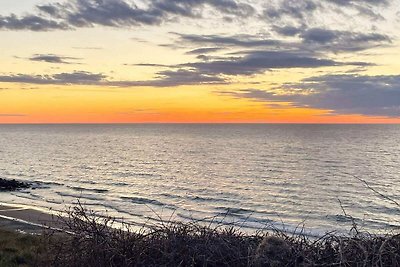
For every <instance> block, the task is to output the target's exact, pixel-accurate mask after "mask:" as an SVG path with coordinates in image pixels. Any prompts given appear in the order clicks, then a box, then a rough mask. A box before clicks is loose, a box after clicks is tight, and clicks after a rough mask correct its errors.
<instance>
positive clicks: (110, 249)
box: [14, 205, 400, 267]
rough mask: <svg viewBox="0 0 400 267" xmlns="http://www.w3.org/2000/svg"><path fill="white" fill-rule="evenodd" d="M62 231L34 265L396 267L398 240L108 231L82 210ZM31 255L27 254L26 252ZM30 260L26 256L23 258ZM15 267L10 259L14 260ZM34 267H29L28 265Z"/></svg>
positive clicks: (168, 228)
mask: <svg viewBox="0 0 400 267" xmlns="http://www.w3.org/2000/svg"><path fill="white" fill-rule="evenodd" d="M62 220H63V222H64V225H65V231H66V232H64V233H62V234H60V233H59V232H47V233H45V234H44V235H43V236H42V237H41V238H40V245H41V246H43V245H44V246H45V250H44V251H41V252H40V253H38V254H37V255H38V259H39V260H40V261H36V262H34V261H26V262H28V263H29V262H32V263H34V264H38V265H37V266H63V267H64V266H65V267H67V266H96V267H97V266H99V267H101V266H400V235H396V234H391V235H386V236H377V235H370V234H362V233H360V232H358V231H355V234H354V235H353V236H351V237H349V236H347V237H346V236H338V235H335V234H333V233H332V234H327V235H325V236H323V237H321V238H319V239H317V240H315V239H310V238H307V237H306V236H305V235H289V234H286V233H283V232H279V231H275V232H272V233H263V232H259V233H257V234H254V235H246V234H243V233H242V232H240V231H239V230H237V229H235V228H223V227H222V226H217V227H205V226H200V225H198V224H196V223H173V222H164V223H160V224H158V225H156V226H153V227H151V228H149V229H143V230H142V231H131V230H130V227H129V226H128V225H124V228H123V229H115V228H113V227H112V226H113V224H114V223H115V222H114V220H113V219H112V218H110V217H104V216H97V215H96V214H95V213H94V212H93V211H88V210H86V209H85V208H83V207H82V206H80V205H79V206H77V207H75V208H73V209H71V210H70V211H69V213H68V217H67V218H62ZM30 251H31V250H30ZM27 258H28V259H29V257H27ZM14 262H15V260H14ZM32 266H34V265H32Z"/></svg>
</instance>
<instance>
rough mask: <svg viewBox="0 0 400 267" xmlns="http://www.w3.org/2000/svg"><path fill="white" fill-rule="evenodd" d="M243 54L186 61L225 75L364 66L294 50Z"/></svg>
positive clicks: (200, 70) (205, 70)
mask: <svg viewBox="0 0 400 267" xmlns="http://www.w3.org/2000/svg"><path fill="white" fill-rule="evenodd" d="M241 53H243V54H244V55H243V56H237V57H228V58H221V59H217V60H211V61H206V62H197V63H187V64H183V65H182V66H186V67H190V68H193V69H195V70H196V71H198V72H200V73H207V74H214V75H217V74H225V75H252V74H257V73H263V72H265V71H267V70H270V69H284V68H317V67H327V66H342V65H354V66H365V65H369V64H368V63H363V62H347V63H344V62H337V61H334V60H331V59H322V58H318V57H314V56H313V55H312V54H308V53H304V52H301V51H298V50H294V51H258V50H255V51H244V52H241Z"/></svg>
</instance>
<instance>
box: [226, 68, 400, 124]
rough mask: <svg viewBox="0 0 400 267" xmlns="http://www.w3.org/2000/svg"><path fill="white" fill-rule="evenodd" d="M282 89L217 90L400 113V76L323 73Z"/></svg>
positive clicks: (343, 109) (340, 109)
mask: <svg viewBox="0 0 400 267" xmlns="http://www.w3.org/2000/svg"><path fill="white" fill-rule="evenodd" d="M279 89H283V91H284V92H285V93H274V92H268V91H264V90H258V89H245V90H241V91H239V92H220V93H221V94H225V95H231V96H234V97H238V98H249V99H253V100H256V101H265V102H291V103H292V105H293V106H294V107H311V108H317V109H324V110H332V112H333V113H334V114H362V115H372V116H387V117H400V76H399V75H393V76H384V75H382V76H359V75H325V76H320V77H312V78H307V79H304V80H303V81H302V82H301V83H288V84H285V85H283V87H281V88H279Z"/></svg>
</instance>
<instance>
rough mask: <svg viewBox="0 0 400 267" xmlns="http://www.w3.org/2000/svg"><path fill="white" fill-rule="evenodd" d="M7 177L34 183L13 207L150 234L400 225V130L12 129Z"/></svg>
mask: <svg viewBox="0 0 400 267" xmlns="http://www.w3.org/2000/svg"><path fill="white" fill-rule="evenodd" d="M0 178H7V179H17V180H21V181H27V182H32V183H33V184H34V188H33V189H27V190H22V191H17V192H11V193H10V192H1V193H0V202H1V203H8V204H21V205H26V206H30V207H34V208H37V209H42V210H45V211H48V210H49V209H51V210H52V211H53V212H54V211H62V210H65V209H67V208H68V207H70V206H71V205H75V204H76V203H77V201H78V200H79V201H80V202H81V203H82V204H83V205H85V207H87V208H89V209H92V210H94V211H96V212H99V214H107V215H110V216H114V217H116V218H117V220H123V221H125V222H128V223H131V224H133V225H136V226H138V227H141V226H142V225H148V224H153V223H157V222H159V220H176V221H193V220H195V221H199V222H200V223H206V224H209V223H214V224H215V223H221V224H225V225H235V226H237V227H240V228H241V229H243V230H244V231H250V232H251V231H255V230H257V229H283V230H285V231H288V232H293V231H295V230H296V229H297V230H298V229H303V228H304V229H305V230H306V231H307V232H308V233H310V234H315V235H319V234H322V233H325V232H327V231H337V232H340V233H346V232H348V231H349V230H350V229H351V226H352V223H353V221H354V222H356V223H357V224H358V226H359V228H360V230H365V231H370V232H374V233H381V232H386V231H391V230H394V229H399V227H400V207H399V206H397V205H396V204H395V203H394V202H393V201H391V200H390V199H392V200H395V201H396V200H397V201H398V202H400V125H303V124H293V125H286V124H285V125H277V124H129V125H0ZM379 193H380V194H382V195H384V196H386V197H387V198H390V199H387V198H385V197H383V196H381V195H380V194H379Z"/></svg>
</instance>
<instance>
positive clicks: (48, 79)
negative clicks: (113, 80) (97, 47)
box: [0, 71, 106, 85]
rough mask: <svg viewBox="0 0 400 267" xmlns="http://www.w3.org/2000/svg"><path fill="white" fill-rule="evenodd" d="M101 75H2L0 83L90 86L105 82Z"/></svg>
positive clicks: (78, 73)
mask: <svg viewBox="0 0 400 267" xmlns="http://www.w3.org/2000/svg"><path fill="white" fill-rule="evenodd" d="M105 79H106V76H105V75H103V74H94V73H90V72H85V71H75V72H72V73H59V74H54V75H27V74H16V75H2V76H0V82H6V83H27V84H43V85H45V84H55V85H69V84H79V85H90V84H102V83H104V82H106V80H105Z"/></svg>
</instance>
